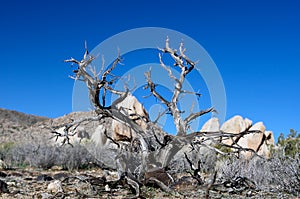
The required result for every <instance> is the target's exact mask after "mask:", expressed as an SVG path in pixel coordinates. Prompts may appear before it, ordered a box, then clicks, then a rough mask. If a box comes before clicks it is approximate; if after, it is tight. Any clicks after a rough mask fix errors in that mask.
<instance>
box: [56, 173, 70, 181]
mask: <svg viewBox="0 0 300 199" xmlns="http://www.w3.org/2000/svg"><path fill="white" fill-rule="evenodd" d="M67 177H69V176H68V174H66V173H56V174H54V175H53V178H54V179H55V180H61V179H65V178H67Z"/></svg>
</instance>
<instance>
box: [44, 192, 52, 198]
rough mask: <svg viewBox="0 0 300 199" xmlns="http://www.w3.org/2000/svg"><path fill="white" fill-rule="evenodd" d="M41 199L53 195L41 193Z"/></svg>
mask: <svg viewBox="0 0 300 199" xmlns="http://www.w3.org/2000/svg"><path fill="white" fill-rule="evenodd" d="M41 197H42V199H48V198H53V195H51V194H49V193H41Z"/></svg>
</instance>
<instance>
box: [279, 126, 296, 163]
mask: <svg viewBox="0 0 300 199" xmlns="http://www.w3.org/2000/svg"><path fill="white" fill-rule="evenodd" d="M278 146H280V148H281V149H283V152H284V154H285V155H286V156H290V157H293V158H295V156H296V155H298V154H299V152H300V134H299V133H298V132H297V131H295V130H294V129H290V133H289V134H288V136H287V137H286V138H285V137H284V135H283V134H282V133H281V134H280V136H279V137H278Z"/></svg>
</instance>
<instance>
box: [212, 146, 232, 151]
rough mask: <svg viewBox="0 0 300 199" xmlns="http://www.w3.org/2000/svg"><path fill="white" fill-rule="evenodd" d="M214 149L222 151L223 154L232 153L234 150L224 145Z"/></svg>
mask: <svg viewBox="0 0 300 199" xmlns="http://www.w3.org/2000/svg"><path fill="white" fill-rule="evenodd" d="M213 147H214V148H216V149H218V150H220V151H222V152H223V153H230V152H232V149H231V148H230V147H227V146H224V145H222V144H215V145H214V146H213Z"/></svg>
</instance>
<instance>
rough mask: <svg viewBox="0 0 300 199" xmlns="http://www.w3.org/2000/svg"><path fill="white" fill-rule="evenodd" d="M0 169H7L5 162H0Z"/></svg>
mask: <svg viewBox="0 0 300 199" xmlns="http://www.w3.org/2000/svg"><path fill="white" fill-rule="evenodd" d="M0 169H7V165H6V164H5V162H4V161H3V160H0Z"/></svg>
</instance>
